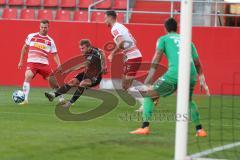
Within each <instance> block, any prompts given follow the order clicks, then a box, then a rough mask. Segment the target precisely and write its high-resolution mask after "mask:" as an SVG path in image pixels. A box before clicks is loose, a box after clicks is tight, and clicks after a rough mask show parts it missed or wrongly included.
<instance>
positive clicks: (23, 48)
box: [18, 43, 29, 69]
mask: <svg viewBox="0 0 240 160" xmlns="http://www.w3.org/2000/svg"><path fill="white" fill-rule="evenodd" d="M28 48H29V46H28V45H27V44H26V43H25V44H24V45H23V47H22V51H21V55H20V60H19V63H18V69H21V68H22V66H23V58H24V55H25V53H26V52H27V51H28Z"/></svg>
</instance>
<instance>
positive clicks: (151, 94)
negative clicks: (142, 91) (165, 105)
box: [147, 90, 159, 101]
mask: <svg viewBox="0 0 240 160" xmlns="http://www.w3.org/2000/svg"><path fill="white" fill-rule="evenodd" d="M147 94H148V96H150V97H151V98H152V100H153V101H155V100H157V99H158V98H159V95H158V93H157V92H156V91H154V90H151V91H148V93H147Z"/></svg>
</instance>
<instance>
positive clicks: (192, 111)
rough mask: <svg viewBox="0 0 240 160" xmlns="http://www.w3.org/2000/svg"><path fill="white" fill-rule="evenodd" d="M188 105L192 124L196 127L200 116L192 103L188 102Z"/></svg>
mask: <svg viewBox="0 0 240 160" xmlns="http://www.w3.org/2000/svg"><path fill="white" fill-rule="evenodd" d="M189 105H190V114H191V120H192V122H193V123H195V125H196V126H198V125H200V118H199V117H200V116H199V112H198V109H197V105H196V104H195V103H194V102H193V101H190V102H189Z"/></svg>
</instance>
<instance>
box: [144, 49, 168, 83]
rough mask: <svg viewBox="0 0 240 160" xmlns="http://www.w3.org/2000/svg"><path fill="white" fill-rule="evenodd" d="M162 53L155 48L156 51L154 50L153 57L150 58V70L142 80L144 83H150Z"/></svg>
mask: <svg viewBox="0 0 240 160" xmlns="http://www.w3.org/2000/svg"><path fill="white" fill-rule="evenodd" d="M162 55H163V51H162V50H161V49H160V50H158V49H156V52H155V54H154V57H153V59H152V63H151V67H150V70H149V72H148V75H147V78H146V79H145V81H144V84H151V83H152V78H153V75H154V73H155V72H156V70H157V68H158V64H159V62H160V61H161V59H162Z"/></svg>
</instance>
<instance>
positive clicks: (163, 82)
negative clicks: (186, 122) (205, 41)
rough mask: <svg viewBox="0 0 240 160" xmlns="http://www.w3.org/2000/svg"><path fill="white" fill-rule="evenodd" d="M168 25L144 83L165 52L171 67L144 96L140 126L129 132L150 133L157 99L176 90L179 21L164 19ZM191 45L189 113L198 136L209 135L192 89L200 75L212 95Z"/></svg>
mask: <svg viewBox="0 0 240 160" xmlns="http://www.w3.org/2000/svg"><path fill="white" fill-rule="evenodd" d="M165 29H166V31H167V34H166V35H165V36H162V37H160V38H159V39H158V41H157V47H156V52H155V55H154V57H153V61H152V65H151V68H150V70H149V73H148V76H147V78H146V80H145V84H150V82H151V80H152V77H153V75H154V73H155V71H156V69H157V66H158V63H159V62H160V60H161V58H162V55H163V54H165V56H166V58H167V59H168V70H167V72H166V73H165V74H164V75H163V76H162V77H160V78H159V79H158V80H157V81H156V82H155V83H154V84H153V85H152V86H150V88H149V89H148V91H147V95H146V96H145V98H144V103H143V124H142V126H141V128H138V129H137V130H135V131H132V132H130V134H142V135H146V134H149V133H150V129H149V125H150V123H149V121H150V120H151V116H152V110H153V107H154V101H156V100H158V99H159V97H166V96H169V95H171V94H172V93H174V92H175V91H176V90H177V82H178V59H179V45H180V35H179V34H177V33H176V32H177V22H176V21H175V20H174V19H173V18H170V19H168V20H167V21H166V22H165ZM191 48H192V60H191V66H190V68H191V71H190V98H189V114H190V117H191V120H192V122H193V123H194V124H195V125H196V136H198V137H206V136H207V133H206V132H205V131H204V129H203V128H202V125H201V123H200V120H199V112H198V109H197V105H196V104H195V103H194V102H193V100H192V95H193V90H194V87H195V85H196V82H197V77H198V76H199V79H200V86H201V89H202V88H204V89H205V90H206V93H207V94H208V95H210V93H209V90H208V86H207V84H206V82H205V78H204V75H203V71H202V66H201V63H200V61H199V58H198V54H197V50H196V48H195V46H194V44H193V43H192V44H191Z"/></svg>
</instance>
